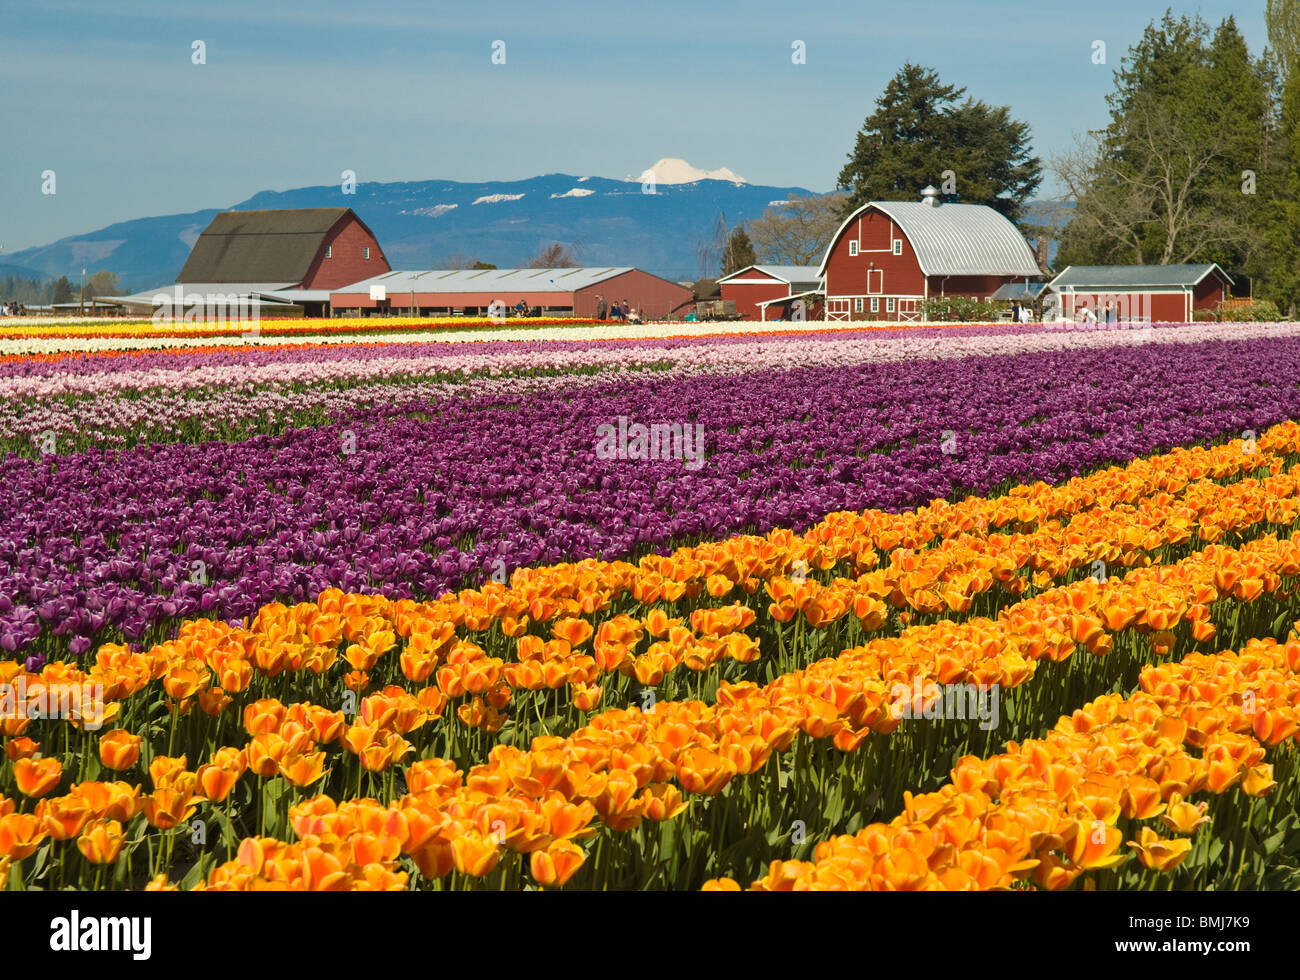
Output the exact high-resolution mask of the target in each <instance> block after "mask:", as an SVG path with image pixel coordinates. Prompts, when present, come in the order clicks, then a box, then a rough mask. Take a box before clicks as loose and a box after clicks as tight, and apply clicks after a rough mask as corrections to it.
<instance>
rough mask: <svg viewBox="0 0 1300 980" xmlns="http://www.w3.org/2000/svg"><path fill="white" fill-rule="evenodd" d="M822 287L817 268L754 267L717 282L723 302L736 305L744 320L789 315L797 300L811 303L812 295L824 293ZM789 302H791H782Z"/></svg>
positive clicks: (737, 271) (772, 318)
mask: <svg viewBox="0 0 1300 980" xmlns="http://www.w3.org/2000/svg"><path fill="white" fill-rule="evenodd" d="M821 285H822V283H821V276H819V275H818V273H817V266H815V265H751V266H746V267H745V268H743V269H738V270H736V271H735V272H733V273H731V274H730V275H727V276H723V277H722V278H721V279H719V280H718V286H719V288H720V289H721V290H722V298H723V300H724V301H726V300H730V301H732V302H734V303H735V304H736V312H737V313H738V314H740V318H741V319H742V320H774V319H777V318H778V317H781V316H788V315H789V310H788V307H789V305H790V303H792V302H793V301H794V299H795V297H804V298H805V299H806V300H808V301H811V300H812V299H813V298H814V296H813V294H816V293H820V292H821ZM786 300H788V301H789V302H783V301H786ZM807 305H808V306H812V305H813V304H812V302H808V303H807ZM774 308H775V309H774ZM809 319H812V317H809Z"/></svg>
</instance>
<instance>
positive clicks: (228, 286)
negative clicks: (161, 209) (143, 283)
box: [97, 282, 329, 307]
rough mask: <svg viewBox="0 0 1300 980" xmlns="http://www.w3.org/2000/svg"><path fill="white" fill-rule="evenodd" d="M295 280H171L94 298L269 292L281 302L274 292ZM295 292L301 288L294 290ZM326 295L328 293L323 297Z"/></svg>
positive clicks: (130, 301) (123, 302) (145, 301)
mask: <svg viewBox="0 0 1300 980" xmlns="http://www.w3.org/2000/svg"><path fill="white" fill-rule="evenodd" d="M295 285H297V283H292V282H173V283H168V284H167V285H166V286H159V287H158V288H157V289H148V290H145V291H143V292H139V293H132V294H131V295H129V296H100V297H97V299H98V300H99V301H100V302H101V303H110V304H112V305H114V306H150V307H151V306H153V305H154V298H155V297H157V296H160V295H161V296H164V297H166V300H167V302H169V303H174V302H175V301H176V296H177V295H178V293H177V290H179V291H180V292H179V295H180V297H181V302H182V303H185V302H186V299H185V297H187V296H199V297H207V296H209V295H212V296H236V297H239V296H243V297H250V298H251V297H253V296H271V297H273V298H275V299H276V300H279V301H281V302H284V301H287V300H288V297H285V298H284V299H281V297H280V296H278V295H277V294H278V293H280V292H281V291H282V290H286V289H291V288H292V287H293V286H295ZM295 292H302V290H296V291H295ZM325 298H326V299H328V298H329V296H328V295H326V297H325Z"/></svg>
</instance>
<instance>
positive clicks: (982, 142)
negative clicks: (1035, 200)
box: [838, 63, 1042, 220]
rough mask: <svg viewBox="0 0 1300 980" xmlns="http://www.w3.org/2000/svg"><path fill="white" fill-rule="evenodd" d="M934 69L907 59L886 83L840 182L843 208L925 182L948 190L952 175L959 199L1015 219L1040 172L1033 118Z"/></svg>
mask: <svg viewBox="0 0 1300 980" xmlns="http://www.w3.org/2000/svg"><path fill="white" fill-rule="evenodd" d="M965 94H966V89H964V88H958V87H956V86H953V85H945V84H944V83H943V82H941V81H940V80H939V76H938V74H937V73H936V72H934V71H933V70H931V69H927V68H922V67H920V66H918V65H914V64H910V63H909V64H905V65H904V66H903V67H902V68H901V69H900V70H899V72H898V73H897V74H896V75H895V76H894V77H893V78H892V79H890V81H889V84H888V85H886V86H885V91H884V94H883V95H882V96H881V97H880V98H879V99H878V100H877V101H876V110H875V112H873V113H872V114H871V115H870V116H868V117H867V119H866V121H865V122H864V123H863V126H862V130H861V132H859V133H858V135H857V139H856V142H855V144H854V148H853V152H852V153H850V154H849V162H848V163H847V164H846V165H845V166H844V168H843V170H841V171H840V175H839V180H838V186H839V187H840V188H842V189H844V190H846V191H847V192H848V195H847V197H846V199H845V204H844V211H843V214H848V213H850V212H852V211H854V210H856V209H857V208H859V207H861V206H862V205H863V204H866V203H867V202H868V201H873V200H876V201H897V200H904V201H914V200H917V199H918V198H917V195H918V194H919V193H920V191H921V189H922V188H923V187H925V185H927V184H933V185H934V186H935V187H938V188H940V190H943V184H944V179H943V174H944V172H945V171H952V172H953V175H954V176H955V184H956V194H955V195H950V196H953V197H954V198H955V199H957V200H960V201H963V202H966V203H970V204H987V205H989V206H990V207H993V208H996V209H997V210H998V211H1000V212H1001V213H1002V214H1005V215H1006V216H1007V217H1009V218H1011V219H1013V220H1015V219H1016V218H1018V217H1019V211H1020V207H1021V205H1022V204H1024V202H1025V201H1026V200H1027V199H1028V198H1029V196H1030V195H1031V194H1032V193H1033V192H1034V190H1035V189H1036V188H1037V187H1038V185H1039V183H1040V182H1041V180H1042V166H1041V161H1040V160H1039V159H1038V158H1037V157H1034V156H1032V155H1031V151H1030V132H1029V126H1028V124H1026V123H1023V122H1017V121H1015V120H1013V119H1012V118H1011V110H1010V109H1009V108H1007V107H1006V106H1001V107H993V106H989V105H987V104H985V103H983V102H977V101H975V100H973V99H970V98H967V99H965V101H959V100H961V98H962V96H963V95H965Z"/></svg>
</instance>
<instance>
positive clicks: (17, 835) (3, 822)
mask: <svg viewBox="0 0 1300 980" xmlns="http://www.w3.org/2000/svg"><path fill="white" fill-rule="evenodd" d="M49 835H50V834H49V831H47V830H46V829H45V828H44V827H43V826H42V825H41V820H40V819H39V818H37V816H36V815H35V814H34V813H8V814H5V815H4V816H3V817H0V856H3V857H5V858H10V859H12V860H14V861H22V860H24V859H26V858H29V857H31V855H32V854H34V853H35V851H36V848H38V847H40V846H41V841H43V840H45V838H46V837H48V836H49Z"/></svg>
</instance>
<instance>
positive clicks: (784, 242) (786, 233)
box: [749, 192, 848, 265]
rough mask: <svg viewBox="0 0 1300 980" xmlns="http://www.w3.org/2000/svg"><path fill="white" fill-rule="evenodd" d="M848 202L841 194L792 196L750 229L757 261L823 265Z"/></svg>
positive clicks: (765, 213)
mask: <svg viewBox="0 0 1300 980" xmlns="http://www.w3.org/2000/svg"><path fill="white" fill-rule="evenodd" d="M847 200H848V195H847V194H844V193H840V192H835V193H831V194H824V195H817V196H800V195H796V194H791V195H790V198H789V200H788V201H787V202H786V203H784V204H780V205H774V206H772V207H769V208H768V209H767V210H766V211H764V212H763V214H762V216H761V217H760V218H758V220H756V221H755V222H754V223H753V224H751V225H750V226H749V237H750V238H751V239H752V240H753V242H754V251H755V252H756V253H757V255H758V260H759V261H760V262H773V263H777V264H779V265H816V264H818V263H820V262H821V259H822V255H823V254H825V252H826V246H827V245H829V244H830V240H831V238H832V237H834V235H835V231H836V229H838V228H839V226H840V218H839V215H840V213H841V211H843V209H844V205H845V202H847Z"/></svg>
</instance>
